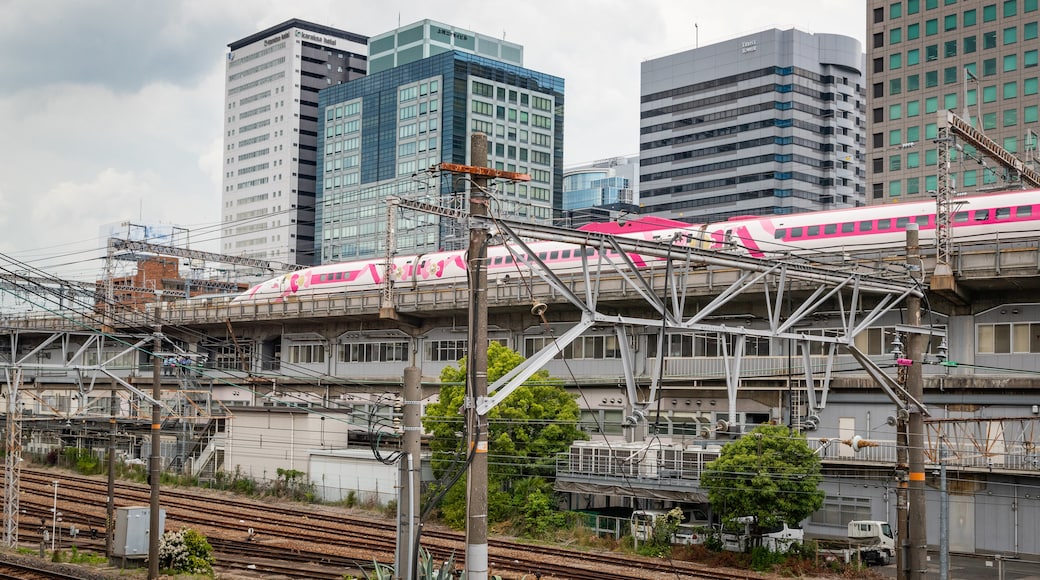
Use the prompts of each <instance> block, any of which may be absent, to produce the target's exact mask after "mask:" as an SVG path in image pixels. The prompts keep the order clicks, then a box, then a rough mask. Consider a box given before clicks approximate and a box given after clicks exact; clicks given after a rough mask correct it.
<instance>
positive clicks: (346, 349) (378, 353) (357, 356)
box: [339, 341, 408, 362]
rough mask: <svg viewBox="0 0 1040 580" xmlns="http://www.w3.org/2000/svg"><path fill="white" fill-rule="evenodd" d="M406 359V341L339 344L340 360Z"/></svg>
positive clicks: (394, 360) (385, 360) (395, 360)
mask: <svg viewBox="0 0 1040 580" xmlns="http://www.w3.org/2000/svg"><path fill="white" fill-rule="evenodd" d="M407 360H408V342H406V341H401V342H359V343H350V344H341V345H340V349H339V361H340V362H403V361H407Z"/></svg>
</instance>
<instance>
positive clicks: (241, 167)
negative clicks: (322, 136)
mask: <svg viewBox="0 0 1040 580" xmlns="http://www.w3.org/2000/svg"><path fill="white" fill-rule="evenodd" d="M367 40H368V39H367V38H366V37H364V36H361V35H358V34H353V33H351V32H347V31H345V30H339V29H336V28H330V27H328V26H321V25H318V24H312V23H310V22H304V21H302V20H296V19H293V20H289V21H286V22H283V23H281V24H279V25H277V26H272V27H271V28H268V29H266V30H262V31H260V32H257V33H256V34H253V35H250V36H247V37H246V38H243V39H241V40H237V41H235V42H232V43H231V44H229V45H228V48H229V49H230V50H229V52H228V55H227V66H226V70H227V76H226V77H225V97H224V166H223V167H224V180H223V182H224V183H223V193H222V201H223V204H222V221H223V223H222V232H221V252H222V253H224V254H229V255H234V256H244V257H250V258H260V259H268V260H273V261H279V262H286V263H292V264H304V265H306V264H312V263H314V213H315V212H314V196H315V175H316V173H317V147H318V131H319V130H320V127H321V126H322V122H321V116H320V115H319V113H318V91H320V90H321V89H323V88H326V87H328V86H333V85H337V84H339V83H343V82H346V81H349V80H352V79H356V78H360V77H362V76H364V74H365V63H366V54H365V53H366V52H367V51H366V43H367Z"/></svg>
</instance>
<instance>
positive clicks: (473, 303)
mask: <svg viewBox="0 0 1040 580" xmlns="http://www.w3.org/2000/svg"><path fill="white" fill-rule="evenodd" d="M487 153H488V144H487V135H485V134H483V133H474V134H473V135H472V136H471V137H470V154H469V159H470V161H469V162H470V165H471V166H474V167H487ZM472 180H473V181H472V184H471V186H470V190H469V213H470V215H471V216H486V215H488V199H489V198H488V195H487V182H488V179H487V177H486V176H483V175H474V176H473V177H472ZM487 241H488V230H487V226H486V225H484V224H477V223H476V222H471V223H470V227H469V251H468V252H467V254H466V258H467V262H466V268H467V270H468V273H469V287H470V306H469V325H468V328H469V332H468V339H469V350H468V354H467V356H466V388H467V389H468V390H469V393H468V394H467V396H466V433H468V434H469V453H471V454H472V456H473V460H472V462H471V463H470V466H469V477H468V479H467V480H466V485H467V488H466V490H467V493H466V579H467V580H487V577H488V539H487V513H488V460H487V451H488V440H487V437H488V432H487V416H485V415H481V414H479V413H477V404H478V403H479V402H480V401H481V400H483V399H484V398H486V397H487V388H488V376H487V368H488V361H487V347H488V332H487V267H486V266H487V264H486V261H487Z"/></svg>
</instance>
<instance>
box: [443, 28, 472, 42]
mask: <svg viewBox="0 0 1040 580" xmlns="http://www.w3.org/2000/svg"><path fill="white" fill-rule="evenodd" d="M437 34H443V35H444V36H453V37H455V38H457V39H459V40H469V35H468V34H463V33H461V32H454V31H452V30H448V29H447V28H438V29H437Z"/></svg>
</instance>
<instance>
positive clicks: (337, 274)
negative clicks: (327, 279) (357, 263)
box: [336, 272, 343, 280]
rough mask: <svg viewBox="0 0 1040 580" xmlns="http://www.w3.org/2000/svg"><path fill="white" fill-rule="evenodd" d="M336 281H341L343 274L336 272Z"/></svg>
mask: <svg viewBox="0 0 1040 580" xmlns="http://www.w3.org/2000/svg"><path fill="white" fill-rule="evenodd" d="M336 279H337V280H342V279H343V272H336Z"/></svg>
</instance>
